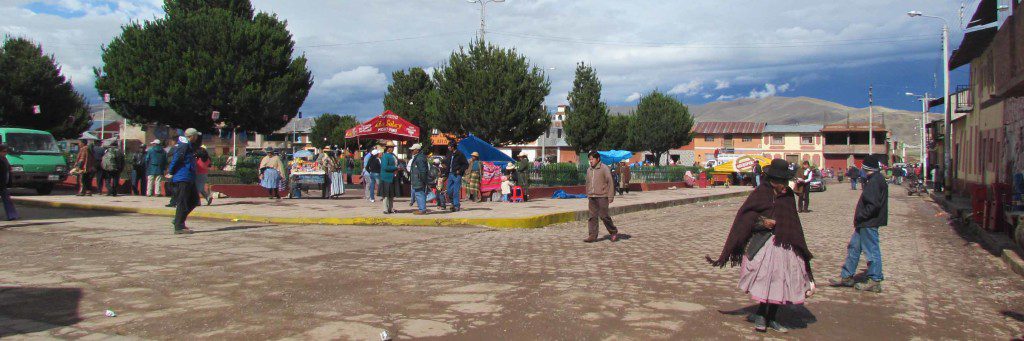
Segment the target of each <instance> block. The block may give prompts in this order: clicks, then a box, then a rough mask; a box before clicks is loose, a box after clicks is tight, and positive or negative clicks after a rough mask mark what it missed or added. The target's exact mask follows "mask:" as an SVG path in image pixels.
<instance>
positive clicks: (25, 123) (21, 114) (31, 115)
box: [0, 38, 92, 139]
mask: <svg viewBox="0 0 1024 341" xmlns="http://www.w3.org/2000/svg"><path fill="white" fill-rule="evenodd" d="M36 105H38V106H39V109H40V113H39V114H35V110H34V108H33V107H34V106H36ZM0 125H5V126H13V127H21V128H30V129H39V130H46V131H49V132H50V133H52V134H53V135H54V136H55V137H56V138H58V139H62V138H77V137H79V136H80V135H81V134H82V132H84V131H85V130H86V129H89V126H90V125H92V119H91V118H90V117H89V108H88V106H86V104H85V99H84V98H83V97H82V95H81V94H79V93H78V92H76V91H75V89H74V87H73V86H72V85H71V81H69V80H67V79H65V78H64V76H61V74H60V65H57V62H56V61H55V60H54V58H53V56H47V55H45V54H43V49H42V48H41V47H39V46H38V45H36V44H34V43H32V42H31V41H28V40H26V39H22V38H4V42H3V45H2V46H0Z"/></svg>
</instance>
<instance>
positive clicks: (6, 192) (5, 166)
mask: <svg viewBox="0 0 1024 341" xmlns="http://www.w3.org/2000/svg"><path fill="white" fill-rule="evenodd" d="M7 152H8V148H7V145H6V144H0V200H3V202H4V213H5V214H7V221H14V220H18V219H21V217H20V216H18V210H17V209H15V208H14V201H13V200H11V192H10V189H11V185H12V184H13V183H14V176H13V175H12V174H11V173H12V172H11V162H10V161H7Z"/></svg>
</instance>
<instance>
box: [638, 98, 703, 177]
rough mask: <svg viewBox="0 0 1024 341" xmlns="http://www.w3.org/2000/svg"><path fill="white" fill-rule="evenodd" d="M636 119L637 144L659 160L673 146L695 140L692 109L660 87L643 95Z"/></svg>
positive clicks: (676, 146) (677, 146)
mask: <svg viewBox="0 0 1024 341" xmlns="http://www.w3.org/2000/svg"><path fill="white" fill-rule="evenodd" d="M633 119H634V121H633V125H632V127H633V129H632V131H633V136H635V137H637V138H636V142H637V144H636V145H635V146H634V147H637V148H638V149H641V150H648V151H650V152H651V153H653V154H654V156H655V158H656V159H657V160H658V162H659V163H660V162H661V156H662V155H664V154H665V153H666V152H668V151H669V150H670V149H673V148H679V147H681V146H684V145H686V144H689V143H690V141H691V140H693V134H691V133H690V130H691V129H692V128H693V117H692V116H690V110H689V109H688V108H687V107H686V106H685V105H683V103H680V102H679V100H677V99H675V98H673V97H670V96H667V95H665V94H663V93H661V92H658V91H657V90H655V91H653V92H651V93H650V94H647V95H645V96H644V97H642V98H640V103H639V104H637V107H636V114H635V115H634V118H633ZM640 136H642V137H643V138H639V137H640Z"/></svg>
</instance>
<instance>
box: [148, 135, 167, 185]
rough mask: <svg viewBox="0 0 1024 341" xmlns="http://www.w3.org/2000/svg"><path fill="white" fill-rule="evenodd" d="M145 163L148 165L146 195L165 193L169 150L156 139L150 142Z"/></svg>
mask: <svg viewBox="0 0 1024 341" xmlns="http://www.w3.org/2000/svg"><path fill="white" fill-rule="evenodd" d="M149 145H150V147H149V150H146V156H145V158H144V159H145V160H144V161H143V163H144V164H145V166H146V195H147V196H162V195H164V174H165V173H167V151H165V150H164V147H163V146H161V145H160V140H159V139H156V140H153V142H150V143H149Z"/></svg>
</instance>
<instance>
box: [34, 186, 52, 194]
mask: <svg viewBox="0 0 1024 341" xmlns="http://www.w3.org/2000/svg"><path fill="white" fill-rule="evenodd" d="M36 193H38V194H39V195H50V193H53V184H45V185H39V187H36Z"/></svg>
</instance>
